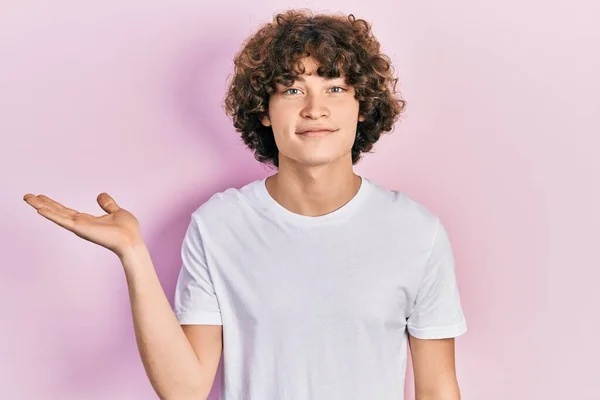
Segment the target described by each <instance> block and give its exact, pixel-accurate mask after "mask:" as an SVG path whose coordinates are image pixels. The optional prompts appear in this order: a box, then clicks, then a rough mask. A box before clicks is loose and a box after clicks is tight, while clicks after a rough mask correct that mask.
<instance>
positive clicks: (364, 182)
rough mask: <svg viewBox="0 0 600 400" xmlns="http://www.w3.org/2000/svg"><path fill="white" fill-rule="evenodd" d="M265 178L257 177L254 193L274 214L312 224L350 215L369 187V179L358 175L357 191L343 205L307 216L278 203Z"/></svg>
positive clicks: (293, 221)
mask: <svg viewBox="0 0 600 400" xmlns="http://www.w3.org/2000/svg"><path fill="white" fill-rule="evenodd" d="M267 178H268V177H266V178H263V179H259V180H257V181H256V182H255V185H254V187H255V194H256V195H257V196H258V198H259V200H260V201H262V202H264V203H263V204H266V205H267V206H268V209H269V210H270V211H271V212H273V213H274V214H275V215H277V216H278V217H279V218H282V219H284V220H286V221H289V222H292V223H296V224H302V225H312V226H315V225H321V224H325V223H330V222H335V221H339V220H341V219H343V218H345V217H348V216H350V215H351V214H352V213H353V212H354V211H356V209H357V208H358V206H359V205H360V203H361V202H362V201H363V199H364V198H365V197H366V196H367V194H368V192H369V189H370V187H371V181H370V180H369V179H368V178H365V177H363V176H360V178H361V181H360V186H359V188H358V191H357V192H356V193H355V195H354V196H353V197H352V198H351V199H350V200H349V201H347V202H346V203H345V204H344V205H342V206H341V207H340V208H338V209H336V210H333V211H332V212H330V213H327V214H324V215H319V216H308V215H302V214H297V213H295V212H292V211H290V210H288V209H287V208H285V207H284V206H282V205H281V204H279V203H278V202H277V201H276V200H275V199H274V198H273V197H271V194H270V193H269V191H268V190H267V186H266V181H267Z"/></svg>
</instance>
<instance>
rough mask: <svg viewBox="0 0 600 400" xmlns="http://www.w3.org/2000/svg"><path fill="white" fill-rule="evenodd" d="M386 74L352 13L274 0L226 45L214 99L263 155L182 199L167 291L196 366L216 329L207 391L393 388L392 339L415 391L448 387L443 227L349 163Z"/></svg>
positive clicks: (450, 297) (372, 130)
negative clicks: (224, 89)
mask: <svg viewBox="0 0 600 400" xmlns="http://www.w3.org/2000/svg"><path fill="white" fill-rule="evenodd" d="M395 83H396V79H394V78H393V77H392V75H391V68H390V64H389V61H388V59H387V57H385V56H384V55H382V54H381V53H380V51H379V43H378V42H377V40H376V39H375V38H374V37H373V36H372V34H371V32H370V29H369V26H368V24H366V23H365V22H364V21H362V20H355V19H354V17H353V16H350V17H349V18H343V17H337V16H331V15H317V16H311V15H310V13H304V12H297V11H291V12H288V13H285V14H281V15H278V16H276V17H275V19H274V21H273V23H272V24H267V25H265V26H263V27H262V28H261V29H260V30H259V31H258V32H257V33H256V34H255V35H254V36H253V37H251V38H250V39H249V40H248V41H247V42H246V43H245V45H244V47H243V48H242V50H241V51H240V52H239V53H238V54H237V55H236V58H235V74H234V77H233V79H232V81H231V86H230V88H229V92H228V94H227V97H226V109H227V112H228V113H229V114H230V115H232V116H233V119H234V126H235V127H236V128H237V130H238V131H239V132H240V133H241V134H242V138H243V139H244V141H245V142H246V144H247V145H248V146H249V147H250V148H251V149H253V150H254V151H255V155H256V158H257V159H258V160H260V161H262V162H266V163H270V164H272V165H274V166H276V167H277V168H278V171H277V173H275V174H274V175H272V176H269V177H268V178H266V179H262V180H258V181H255V182H252V183H250V184H248V185H246V186H244V187H242V188H241V189H229V190H226V191H225V192H222V193H218V194H216V195H214V196H213V197H212V198H211V199H209V201H207V202H206V203H205V204H203V205H202V206H201V207H200V208H199V209H198V210H197V211H196V212H195V213H194V214H193V215H192V220H191V223H190V225H189V229H188V231H187V234H186V236H185V240H184V243H183V249H182V258H183V268H182V269H181V273H180V275H179V280H178V283H177V289H176V296H175V312H176V315H177V318H178V320H179V321H180V323H181V324H182V326H183V329H184V332H185V333H186V335H187V337H188V338H189V339H190V343H191V344H192V346H193V347H194V349H195V351H196V354H197V355H198V357H199V359H200V361H201V362H202V363H203V364H204V367H205V369H204V373H205V374H206V376H207V377H213V376H214V374H215V371H216V368H217V364H218V359H219V356H220V351H219V350H220V348H221V344H223V356H224V358H223V367H224V374H223V382H222V383H223V385H222V389H223V395H222V399H226V400H229V399H231V400H233V399H258V400H266V399H269V400H271V399H273V400H275V399H278V400H284V399H286V400H287V399H290V400H292V399H298V400H300V399H302V400H308V399H315V400H316V399H324V400H325V399H326V400H332V399H340V400H342V399H343V400H349V399H364V400H367V399H377V400H387V399H389V400H399V399H402V398H403V378H404V375H405V366H406V357H407V345H408V344H410V347H411V353H412V357H413V363H414V371H415V383H416V393H417V399H418V400H426V399H428V400H429V399H431V400H434V399H439V400H442V399H443V400H450V399H459V397H460V396H459V389H458V384H457V379H456V374H455V367H454V339H453V338H454V337H455V336H458V335H460V334H462V333H464V332H465V331H466V322H465V319H464V316H463V313H462V310H461V306H460V300H459V294H458V290H457V285H456V280H455V274H454V265H453V257H452V252H451V247H450V244H449V240H448V237H447V235H446V232H445V230H444V228H443V226H442V225H441V224H440V222H439V220H438V218H437V217H435V216H434V215H432V214H431V213H430V212H429V211H427V210H426V209H425V208H424V207H423V206H421V205H419V204H417V203H416V202H414V201H412V200H411V199H409V198H408V197H407V196H406V195H404V194H402V193H398V192H395V191H389V190H386V189H384V188H382V187H380V186H378V185H377V184H375V183H374V182H372V181H370V180H369V179H367V178H365V177H360V176H358V175H356V174H355V173H354V172H353V168H352V167H353V164H355V163H356V162H357V161H358V159H359V157H360V154H361V153H362V152H365V151H368V150H369V149H370V148H371V147H372V145H373V143H374V142H375V141H377V139H378V138H379V136H380V134H381V133H382V132H385V131H390V130H391V128H392V125H393V122H394V121H395V120H396V117H397V116H398V115H399V114H400V112H401V111H402V109H403V107H404V101H403V100H401V99H394V97H393V89H394V86H395ZM407 330H408V333H409V334H410V335H407V333H406V331H407ZM221 334H222V335H223V336H222V338H223V339H222V340H223V343H221V339H220V337H221Z"/></svg>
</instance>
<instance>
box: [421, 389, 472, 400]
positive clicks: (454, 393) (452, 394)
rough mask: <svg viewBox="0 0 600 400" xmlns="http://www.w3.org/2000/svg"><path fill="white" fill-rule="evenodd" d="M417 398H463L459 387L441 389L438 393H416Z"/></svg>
mask: <svg viewBox="0 0 600 400" xmlns="http://www.w3.org/2000/svg"><path fill="white" fill-rule="evenodd" d="M415 400H461V397H460V392H459V390H458V387H452V388H448V389H443V390H442V389H440V391H439V392H438V393H419V392H416V393H415Z"/></svg>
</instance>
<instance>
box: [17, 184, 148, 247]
mask: <svg viewBox="0 0 600 400" xmlns="http://www.w3.org/2000/svg"><path fill="white" fill-rule="evenodd" d="M23 200H25V202H27V204H29V205H31V206H32V207H34V208H35V209H36V210H37V211H38V214H40V215H42V216H44V217H46V218H47V219H49V220H50V221H52V222H54V223H56V224H57V225H59V226H62V227H63V228H65V229H67V230H69V231H71V232H73V233H74V234H76V235H77V236H79V237H81V238H83V239H85V240H88V241H90V242H92V243H96V244H98V245H100V246H102V247H105V248H107V249H109V250H111V251H113V252H114V253H115V254H117V255H118V256H121V255H122V253H123V252H124V250H125V249H127V248H128V247H130V246H132V245H135V244H137V243H138V242H141V235H140V229H139V228H140V224H139V222H138V220H137V219H136V218H135V216H134V215H133V214H131V213H130V212H129V211H127V210H125V209H124V208H121V207H119V206H118V205H117V203H116V202H115V201H114V200H113V198H112V197H110V196H109V195H108V194H107V193H100V194H99V195H98V197H97V199H96V201H97V202H98V204H99V205H100V207H101V208H102V209H103V210H104V211H106V212H107V213H108V214H106V215H102V216H100V217H96V216H94V215H90V214H85V213H80V212H78V211H76V210H73V209H71V208H67V207H65V206H63V205H62V204H60V203H58V202H56V201H54V200H52V199H51V198H49V197H47V196H44V195H34V194H29V193H28V194H26V195H25V196H23Z"/></svg>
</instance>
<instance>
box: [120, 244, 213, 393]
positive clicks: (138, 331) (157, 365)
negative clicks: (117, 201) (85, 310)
mask: <svg viewBox="0 0 600 400" xmlns="http://www.w3.org/2000/svg"><path fill="white" fill-rule="evenodd" d="M120 259H121V262H122V263H123V267H124V270H125V276H126V279H127V286H128V288H129V299H130V303H131V311H132V315H133V325H134V330H135V337H136V342H137V345H138V349H139V352H140V356H141V358H142V363H143V365H144V368H145V370H146V374H147V375H148V378H149V379H150V383H151V385H152V387H153V388H154V390H155V391H156V393H157V394H158V396H159V398H160V399H161V400H186V399H190V400H191V399H194V400H198V399H206V398H207V397H208V395H209V393H210V389H211V387H212V384H213V381H214V378H215V375H216V371H217V367H218V365H219V359H220V357H221V352H222V346H223V342H222V326H221V325H183V326H182V325H180V323H179V321H178V319H177V317H176V316H175V313H174V312H173V310H172V309H171V305H170V304H169V301H168V299H167V297H166V295H165V293H164V291H163V289H162V286H161V284H160V281H159V279H158V276H157V275H156V271H155V269H154V265H153V264H152V259H151V257H150V254H149V252H148V249H147V248H146V246H145V245H144V244H138V245H136V246H135V247H132V248H131V249H129V250H128V251H127V252H125V253H124V254H123V255H122V256H121V257H120Z"/></svg>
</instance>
